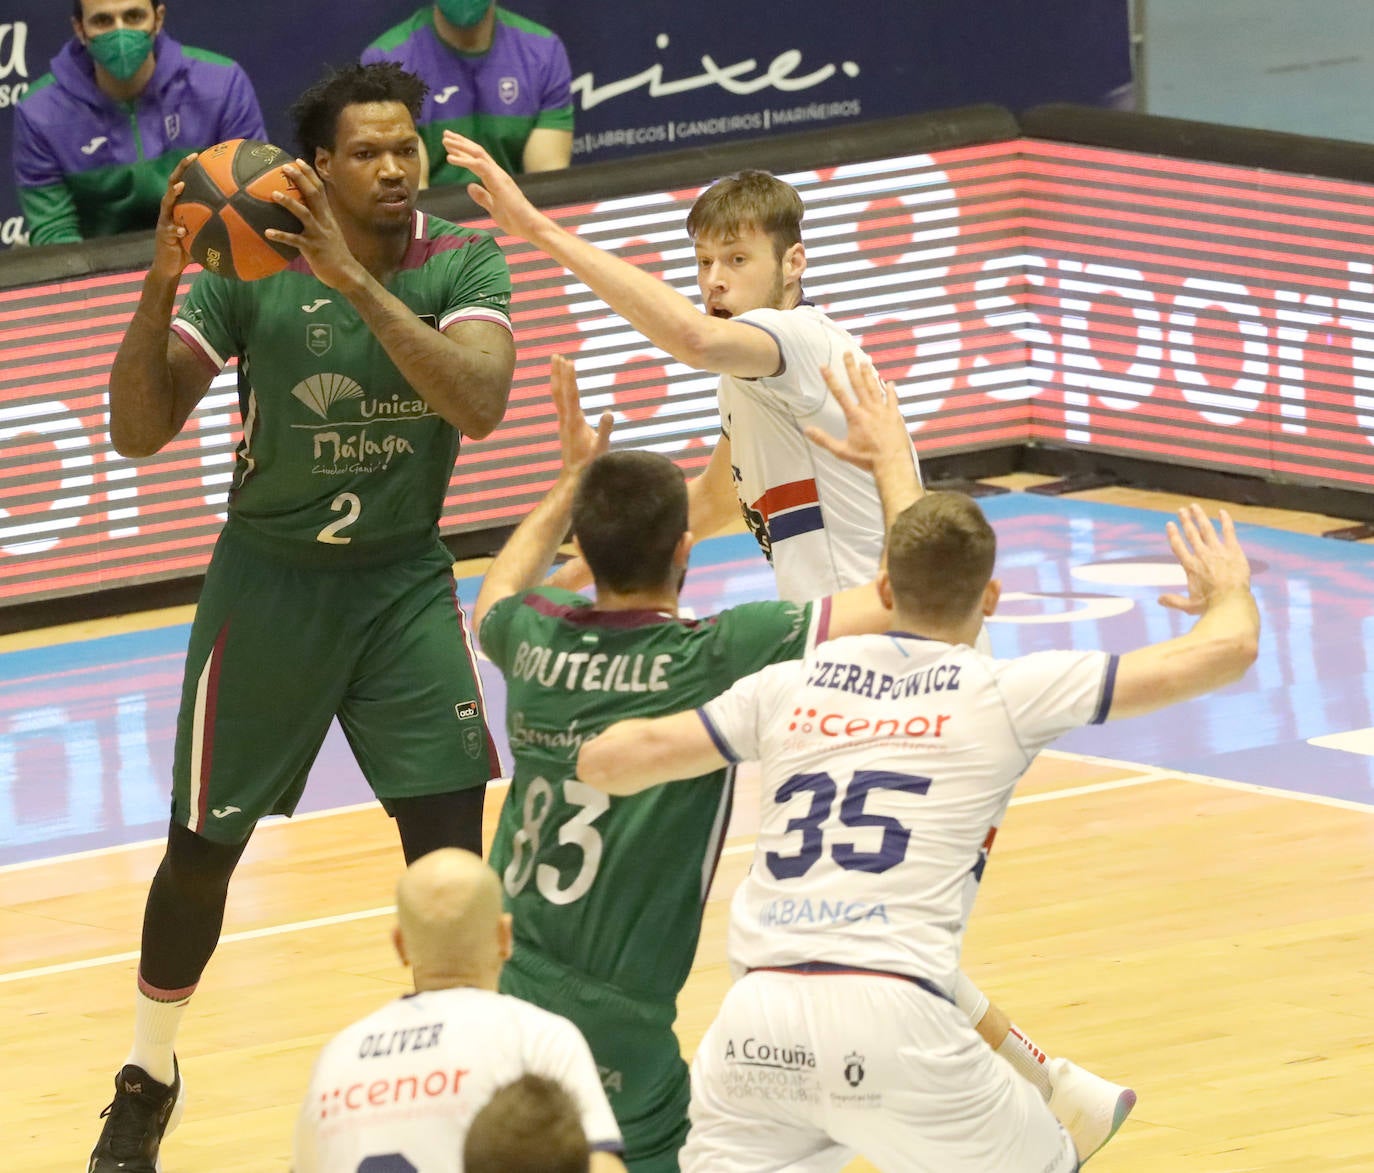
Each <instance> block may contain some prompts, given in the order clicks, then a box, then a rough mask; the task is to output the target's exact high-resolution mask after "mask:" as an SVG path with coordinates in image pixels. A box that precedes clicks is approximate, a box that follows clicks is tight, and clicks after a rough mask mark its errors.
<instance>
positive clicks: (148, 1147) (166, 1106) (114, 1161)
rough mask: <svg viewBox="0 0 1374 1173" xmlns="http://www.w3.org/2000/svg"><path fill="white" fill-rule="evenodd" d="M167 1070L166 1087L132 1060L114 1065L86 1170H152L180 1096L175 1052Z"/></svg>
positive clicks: (129, 1172)
mask: <svg viewBox="0 0 1374 1173" xmlns="http://www.w3.org/2000/svg"><path fill="white" fill-rule="evenodd" d="M172 1070H173V1075H172V1084H171V1086H170V1087H168V1086H167V1084H165V1083H158V1081H157V1080H155V1079H153V1077H152V1076H150V1075H149V1074H148V1073H147V1072H146V1071H144V1070H143V1068H142V1067H135V1066H134V1065H133V1064H132V1063H130V1064H128V1065H127V1066H126V1067H124V1068H122V1069H121V1070H120V1072H119V1074H118V1075H116V1076H115V1094H114V1099H113V1100H111V1101H110V1106H109V1107H108V1108H106V1109H105V1111H103V1112H102V1113H100V1115H101V1117H102V1118H103V1119H104V1121H105V1127H104V1128H102V1129H101V1130H100V1139H99V1140H98V1141H96V1142H95V1149H94V1150H93V1151H92V1152H91V1161H90V1164H89V1165H87V1166H86V1173H158V1169H159V1168H160V1167H161V1166H160V1165H159V1162H158V1158H157V1153H158V1149H159V1147H160V1146H161V1145H162V1138H163V1137H164V1136H166V1135H167V1133H169V1132H171V1131H172V1129H174V1128H175V1127H176V1126H177V1124H178V1122H179V1121H180V1120H181V1110H182V1108H183V1107H184V1106H185V1102H186V1095H185V1092H184V1089H183V1088H182V1086H181V1069H180V1067H178V1066H177V1061H176V1058H175V1057H173V1059H172Z"/></svg>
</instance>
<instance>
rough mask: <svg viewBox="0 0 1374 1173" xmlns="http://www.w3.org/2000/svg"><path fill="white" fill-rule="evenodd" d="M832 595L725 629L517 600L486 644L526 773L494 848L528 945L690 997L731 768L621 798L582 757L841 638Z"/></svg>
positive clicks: (736, 611) (658, 994) (731, 622)
mask: <svg viewBox="0 0 1374 1173" xmlns="http://www.w3.org/2000/svg"><path fill="white" fill-rule="evenodd" d="M829 614H830V603H829V600H821V601H819V602H816V603H806V604H796V603H779V602H763V603H746V604H744V605H743V606H740V607H732V608H731V609H730V610H728V611H724V612H722V613H721V614H720V615H718V616H716V617H715V618H713V619H706V620H702V621H696V620H686V619H675V618H670V617H667V616H665V615H663V614H662V613H661V612H657V611H597V610H595V609H594V608H593V606H592V605H591V603H590V602H589V601H588V600H587V599H584V598H582V597H581V596H580V595H575V594H572V593H570V592H568V591H561V590H557V589H554V588H548V587H546V588H540V589H539V590H535V591H531V592H529V593H527V594H523V595H521V594H517V595H512V596H511V597H510V598H508V599H503V600H502V601H501V602H500V603H498V604H497V605H496V606H495V607H493V608H492V609H491V611H490V612H488V614H487V617H486V619H485V620H484V621H483V623H482V630H481V632H480V639H481V643H482V647H483V650H484V651H485V652H486V653H487V655H488V656H489V657H490V658H491V659H492V661H493V662H494V663H495V664H496V665H497V666H498V667H499V668H500V669H501V671H502V673H504V675H505V678H506V689H507V693H506V729H507V732H508V734H509V737H510V747H511V753H512V754H513V755H514V757H515V774H514V777H513V778H512V780H511V785H510V791H509V793H508V794H507V795H506V803H505V806H503V807H502V808H501V820H500V823H499V825H498V827H497V830H496V841H495V843H494V844H493V846H492V850H491V863H492V866H493V867H494V868H495V869H496V871H497V873H498V874H499V875H500V876H501V880H502V884H503V885H504V887H505V892H506V904H507V908H508V909H509V910H510V911H511V912H512V913H513V914H514V918H515V933H516V937H517V939H518V940H519V941H522V942H528V943H529V944H530V945H531V946H533V947H534V948H535V949H537V950H539V951H540V952H541V953H543V954H545V955H546V956H548V957H550V958H553V959H555V960H557V961H559V962H561V963H562V964H563V965H566V966H570V967H571V968H573V969H575V970H577V971H579V972H581V973H584V974H587V975H588V976H590V977H593V978H595V979H597V980H599V981H602V982H607V983H610V984H611V985H613V986H615V987H616V988H617V989H619V990H620V991H622V992H623V993H625V994H628V995H630V996H631V997H634V998H638V999H642V1000H644V1001H648V1002H658V1003H664V1002H666V1003H669V1004H671V1003H672V1002H674V1001H675V999H676V998H677V993H678V991H679V990H680V989H681V988H682V983H683V982H684V981H686V980H687V973H688V971H689V970H690V969H691V966H692V958H693V955H694V953H695V952H696V944H697V935H698V932H699V930H700V926H701V911H702V904H703V902H704V901H705V899H706V891H707V888H708V887H709V885H710V882H711V876H712V874H713V873H714V871H715V866H716V858H717V856H718V854H719V851H720V845H721V840H722V839H723V837H724V834H725V827H726V823H727V821H728V818H729V813H730V812H729V808H730V797H731V787H730V783H731V776H730V771H727V770H721V771H718V772H716V773H714V774H709V775H706V776H704V777H702V778H697V779H694V780H693V781H691V782H681V783H677V784H675V785H672V786H660V787H657V788H655V789H653V790H648V791H645V792H644V793H643V794H637V795H634V796H633V797H629V798H610V797H608V796H607V795H605V794H602V793H601V792H600V791H598V790H593V789H592V788H591V787H590V786H587V785H586V784H585V783H582V782H579V781H577V778H576V776H575V774H576V767H577V751H578V747H579V746H580V745H581V744H582V743H583V742H584V741H587V740H589V739H590V738H592V737H594V736H595V735H596V734H597V733H600V732H601V731H602V730H603V729H605V728H606V726H607V725H610V724H611V723H612V722H614V721H619V720H622V719H623V718H626V717H658V716H663V715H664V714H667V713H672V712H676V711H678V710H679V709H687V708H692V707H693V706H696V705H700V704H704V703H705V702H706V701H708V700H710V699H711V698H712V697H715V696H718V695H719V694H720V693H722V692H724V691H725V690H726V689H727V688H729V687H730V685H732V684H733V683H734V682H735V681H736V680H738V679H740V678H741V677H743V676H748V675H749V674H750V673H752V672H756V671H758V670H759V669H760V668H762V667H764V666H766V665H768V664H772V663H775V662H777V661H779V660H790V659H797V658H799V657H801V656H802V655H804V654H805V653H806V652H807V651H808V650H809V649H810V648H811V647H813V646H815V644H816V643H819V642H820V641H821V640H823V639H824V638H825V637H826V634H827V632H826V628H827V626H828V622H829Z"/></svg>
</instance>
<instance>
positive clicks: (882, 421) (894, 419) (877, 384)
mask: <svg viewBox="0 0 1374 1173" xmlns="http://www.w3.org/2000/svg"><path fill="white" fill-rule="evenodd" d="M844 373H845V378H843V379H842V378H841V377H840V374H839V372H838V371H835V370H833V369H831V368H830V367H822V368H821V376H822V378H824V379H825V385H826V386H827V387H828V388H829V389H830V394H831V395H833V396H834V398H835V401H836V402H837V403H838V404H839V405H840V408H841V410H842V411H843V412H844V418H845V423H846V424H847V425H848V431H847V433H846V435H845V437H844V438H843V439H841V438H839V437H838V436H832V435H831V434H830V433H829V432H827V431H826V430H825V429H824V428H818V427H816V426H815V425H814V424H813V425H811V426H810V427H808V428H807V429H806V438H807V439H808V440H810V441H811V443H813V444H815V445H816V446H817V447H818V448H824V449H825V450H826V451H827V452H829V453H830V454H831V455H832V456H837V457H839V458H840V459H841V460H844V461H847V462H848V463H850V464H853V465H857V466H858V467H859V468H862V469H866V470H867V471H869V472H871V473H872V474H873V478H874V480H876V481H877V482H878V492H879V494H880V495H881V497H882V499H883V527H884V528H885V529H891V528H892V523H893V522H894V521H896V520H897V515H898V514H900V513H901V512H902V511H903V510H905V509H906V508H907V507H908V506H909V505H914V504H915V503H916V502H917V501H918V500H920V498H921V496H922V494H923V493H924V492H925V490H924V489H923V488H922V486H921V475H920V470H919V469H918V468H917V467H916V461H915V454H914V453H913V451H912V447H911V433H910V432H908V431H907V427H906V420H905V419H903V418H902V407H901V401H900V399H899V397H898V395H897V385H896V384H895V383H886V382H884V381H883V380H882V379H880V378H879V377H878V372H877V371H876V370H874V369H873V365H872V364H871V363H868V362H862V363H861V362H860V361H859V360H858V358H857V357H856V356H855V354H854V352H853V351H847V352H846V353H845V356H844Z"/></svg>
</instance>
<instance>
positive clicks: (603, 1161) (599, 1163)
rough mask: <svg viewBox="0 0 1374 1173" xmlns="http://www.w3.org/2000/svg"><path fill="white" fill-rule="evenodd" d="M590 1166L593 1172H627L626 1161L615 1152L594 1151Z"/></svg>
mask: <svg viewBox="0 0 1374 1173" xmlns="http://www.w3.org/2000/svg"><path fill="white" fill-rule="evenodd" d="M588 1168H589V1169H590V1170H591V1173H625V1162H624V1161H622V1160H621V1159H620V1158H619V1157H617V1156H616V1155H615V1154H614V1153H593V1154H592V1159H591V1164H590V1165H589V1166H588Z"/></svg>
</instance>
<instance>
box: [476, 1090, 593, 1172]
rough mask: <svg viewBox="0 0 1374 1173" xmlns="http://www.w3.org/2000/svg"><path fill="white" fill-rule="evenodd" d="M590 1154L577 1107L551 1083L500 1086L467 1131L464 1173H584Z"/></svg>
mask: <svg viewBox="0 0 1374 1173" xmlns="http://www.w3.org/2000/svg"><path fill="white" fill-rule="evenodd" d="M590 1169H591V1151H590V1150H589V1149H588V1148H587V1136H586V1133H584V1132H583V1131H582V1125H581V1123H580V1122H579V1120H578V1117H577V1105H576V1104H575V1103H574V1102H573V1098H572V1096H570V1095H568V1093H567V1092H566V1091H564V1090H563V1089H562V1088H561V1087H560V1086H559V1085H558V1084H556V1083H554V1081H553V1080H551V1079H545V1078H544V1077H543V1076H540V1075H525V1076H522V1077H521V1078H519V1079H517V1080H516V1081H515V1082H514V1083H512V1084H509V1085H508V1086H506V1087H503V1088H502V1089H501V1090H500V1091H499V1092H497V1093H496V1094H495V1095H494V1096H492V1097H491V1099H490V1100H489V1101H488V1102H487V1106H486V1107H485V1108H483V1109H482V1110H481V1111H480V1112H478V1113H477V1115H476V1116H474V1117H473V1118H472V1124H471V1125H469V1127H468V1138H467V1141H466V1142H465V1143H464V1145H463V1173H588V1171H589V1170H590Z"/></svg>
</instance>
